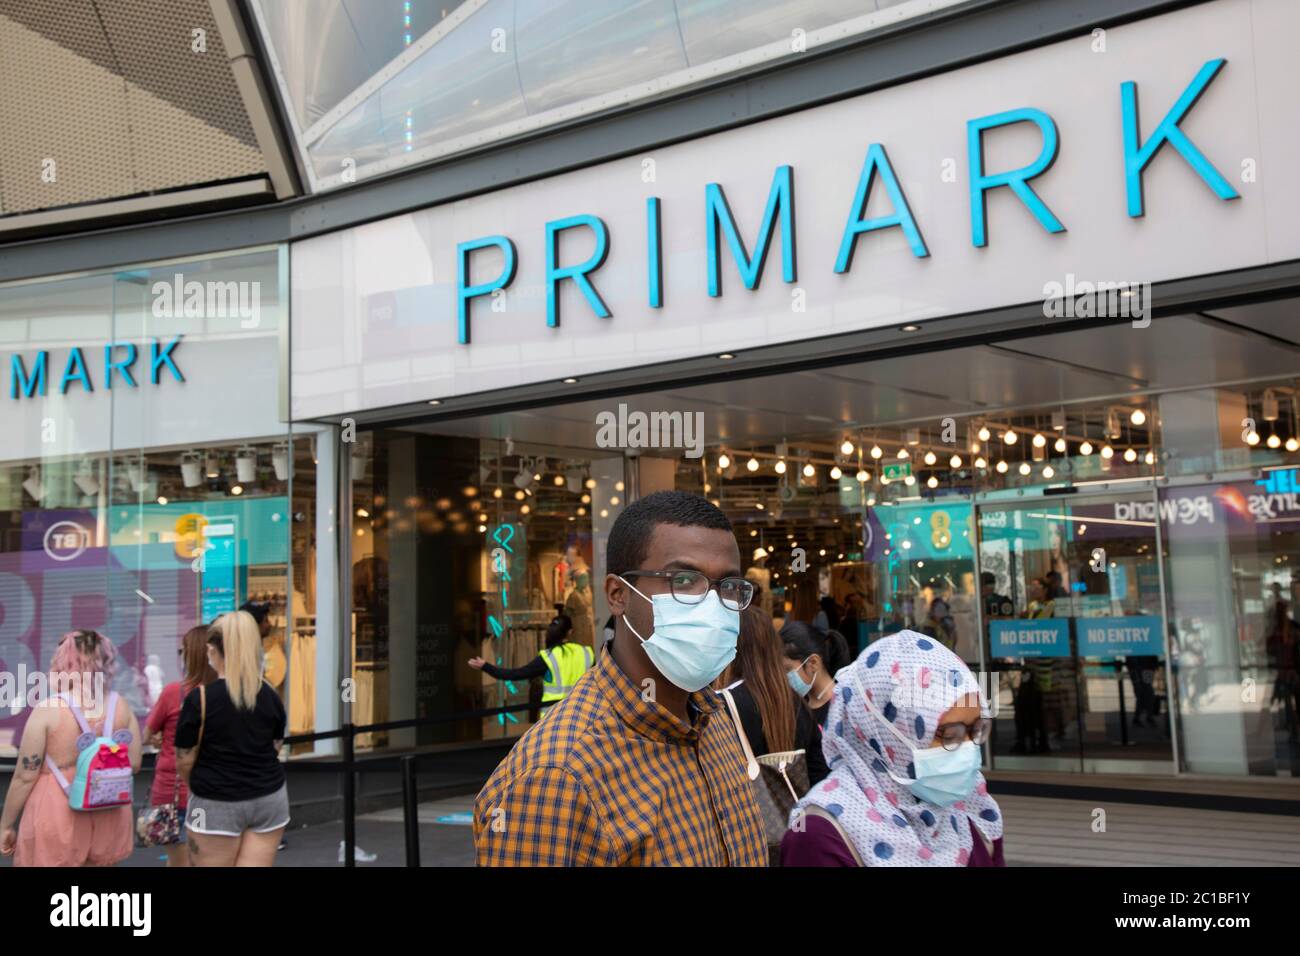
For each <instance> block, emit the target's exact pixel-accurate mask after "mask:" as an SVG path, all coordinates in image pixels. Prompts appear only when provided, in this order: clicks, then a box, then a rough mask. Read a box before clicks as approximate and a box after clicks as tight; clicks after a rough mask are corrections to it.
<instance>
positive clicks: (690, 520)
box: [605, 491, 733, 574]
mask: <svg viewBox="0 0 1300 956" xmlns="http://www.w3.org/2000/svg"><path fill="white" fill-rule="evenodd" d="M661 524H667V525H673V526H674V527H678V528H714V529H716V530H718V531H728V532H731V531H732V530H733V529H732V527H731V522H730V521H729V520H728V519H727V516H726V515H725V514H723V513H722V511H721V509H719V508H718V507H717V506H716V505H714V504H713V502H711V501H709V499H707V498H704V497H702V496H700V495H693V494H690V493H688V492H685V491H656V492H654V493H653V494H648V495H646V496H645V497H644V498H638V499H637V500H636V501H634V502H632V503H631V504H630V505H628V506H627V507H626V508H624V509H623V513H622V514H621V515H619V516H618V520H616V521H615V522H614V527H613V528H611V529H610V532H609V543H608V544H607V545H606V548H605V566H606V569H607V570H608V571H609V573H610V574H626V573H627V572H628V571H637V570H640V569H641V563H642V562H643V561H644V560H645V556H646V550H647V549H648V548H649V547H650V536H651V535H652V534H654V530H655V528H656V527H657V526H659V525H661Z"/></svg>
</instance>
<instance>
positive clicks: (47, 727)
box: [0, 631, 141, 866]
mask: <svg viewBox="0 0 1300 956" xmlns="http://www.w3.org/2000/svg"><path fill="white" fill-rule="evenodd" d="M116 657H117V649H116V648H115V647H114V646H113V642H112V641H110V640H109V639H108V638H106V637H104V636H103V635H101V634H98V633H96V632H95V631H73V632H72V633H70V634H65V635H64V636H63V639H62V640H61V641H59V646H58V648H57V649H56V650H55V652H54V660H53V661H51V662H50V675H49V689H50V696H49V697H48V699H46V700H43V701H41V702H40V703H39V704H37V705H36V706H35V707H33V708H32V712H31V716H30V717H28V718H27V725H26V726H25V727H24V728H23V736H22V743H21V744H20V745H19V747H18V765H17V767H16V769H15V772H14V776H13V780H12V782H11V783H10V784H9V793H8V794H7V795H6V797H5V803H4V810H3V812H0V854H3V855H5V856H9V855H10V854H13V856H14V865H15V866H112V865H113V864H114V863H118V862H120V861H121V860H124V859H126V858H127V857H128V856H130V855H131V848H132V819H131V807H130V806H124V807H114V808H113V809H110V810H94V811H79V810H73V809H72V807H71V806H70V805H69V804H68V795H67V794H66V793H64V791H63V788H62V787H61V786H60V784H59V781H58V778H56V777H55V776H54V773H53V772H52V771H51V769H50V767H49V761H47V760H46V758H47V757H48V758H50V760H51V761H53V763H54V764H55V765H56V766H57V767H58V768H59V770H60V772H61V773H62V774H63V776H64V777H65V778H66V779H69V780H70V779H71V778H72V776H73V774H74V773H75V769H76V764H77V738H78V737H80V736H81V733H82V730H81V727H80V726H79V725H78V723H77V718H76V716H75V715H74V714H73V711H72V708H71V707H69V706H68V703H67V701H65V700H64V699H63V697H62V696H61V695H62V694H65V693H66V694H69V695H70V696H71V698H72V700H73V701H74V702H75V703H76V705H77V706H78V707H79V708H80V709H81V712H82V713H83V714H84V715H85V718H86V721H87V723H88V724H89V725H90V729H91V731H92V732H93V733H95V734H96V735H99V734H102V733H103V732H104V730H105V729H106V726H105V725H106V724H107V723H108V720H107V718H108V717H109V716H110V715H109V714H107V713H106V710H107V707H106V704H107V701H108V700H109V698H110V692H109V687H110V685H111V683H112V676H113V664H114V661H115V659H116ZM115 699H116V701H117V704H116V713H115V714H113V715H112V717H113V720H112V725H111V726H112V728H113V729H114V730H122V729H126V730H128V731H130V733H131V740H130V743H129V744H128V748H127V749H128V752H129V754H130V758H131V770H132V772H139V770H140V746H141V742H140V726H139V724H138V723H137V722H136V719H135V714H133V713H132V712H131V707H130V705H129V704H128V703H127V702H126V701H125V700H123V699H121V698H120V697H119V698H115ZM20 815H21V817H22V822H21V823H18V818H19V816H20Z"/></svg>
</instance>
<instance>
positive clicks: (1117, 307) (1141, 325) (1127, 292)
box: [1043, 272, 1151, 329]
mask: <svg viewBox="0 0 1300 956" xmlns="http://www.w3.org/2000/svg"><path fill="white" fill-rule="evenodd" d="M1043 315H1044V316H1045V317H1047V318H1049V319H1087V318H1096V319H1128V320H1129V321H1131V322H1132V323H1133V328H1135V329H1145V328H1146V327H1147V326H1148V325H1150V324H1151V283H1150V282H1106V281H1101V282H1089V281H1088V280H1087V279H1081V280H1076V279H1075V277H1074V273H1073V272H1067V273H1066V274H1065V282H1064V283H1061V282H1056V281H1055V280H1053V281H1051V282H1047V283H1044V284H1043Z"/></svg>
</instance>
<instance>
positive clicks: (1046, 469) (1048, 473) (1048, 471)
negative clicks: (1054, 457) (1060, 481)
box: [1043, 465, 1056, 478]
mask: <svg viewBox="0 0 1300 956" xmlns="http://www.w3.org/2000/svg"><path fill="white" fill-rule="evenodd" d="M1055 474H1056V469H1055V468H1053V467H1052V466H1051V465H1044V466H1043V477H1044V478H1051V477H1053V476H1054V475H1055Z"/></svg>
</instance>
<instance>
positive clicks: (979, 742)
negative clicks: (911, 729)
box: [934, 717, 993, 750]
mask: <svg viewBox="0 0 1300 956" xmlns="http://www.w3.org/2000/svg"><path fill="white" fill-rule="evenodd" d="M992 729H993V720H992V718H990V717H980V718H978V719H976V720H973V721H971V722H970V723H969V724H960V723H950V724H940V725H939V726H938V727H936V728H935V731H934V736H935V739H937V740H939V741H940V742H942V743H943V749H944V750H956V749H957V748H958V747H960V746H961V745H962V743H963V741H965V740H967V739H968V738H969V740H970V742H971V743H973V744H974V745H975V746H976V747H981V746H983V744H984V741H986V740H988V739H989V731H990V730H992Z"/></svg>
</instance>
